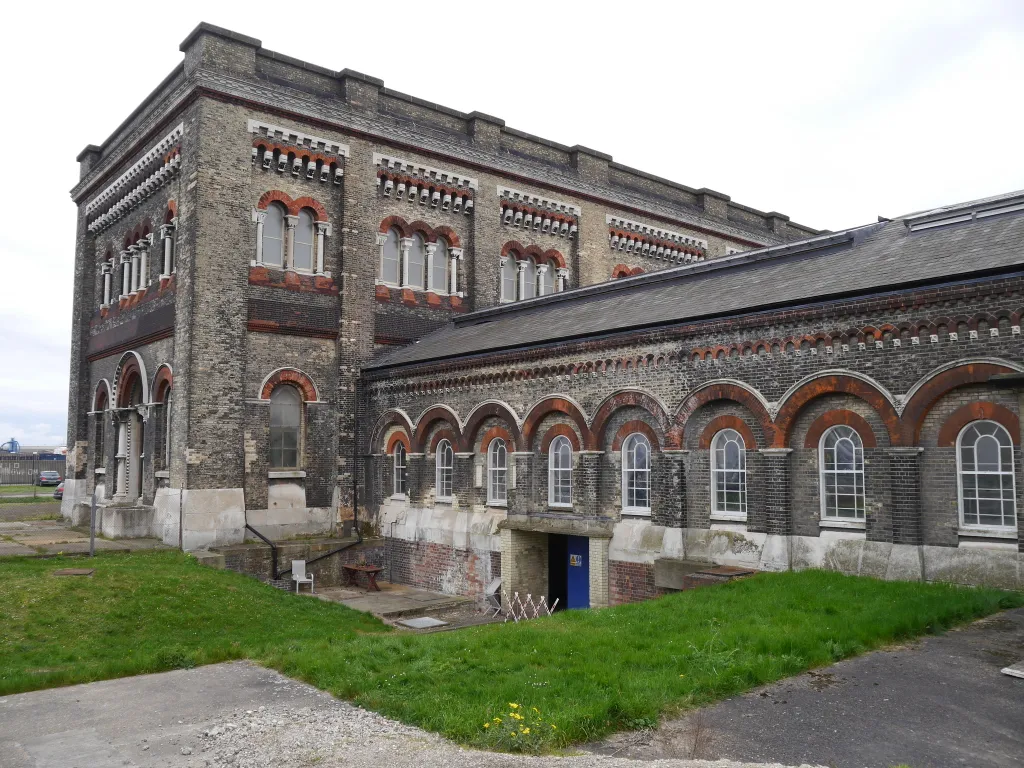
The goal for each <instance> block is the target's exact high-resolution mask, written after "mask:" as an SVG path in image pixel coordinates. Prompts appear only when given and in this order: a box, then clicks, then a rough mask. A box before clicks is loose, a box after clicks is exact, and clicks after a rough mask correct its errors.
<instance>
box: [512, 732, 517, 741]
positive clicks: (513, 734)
mask: <svg viewBox="0 0 1024 768" xmlns="http://www.w3.org/2000/svg"><path fill="white" fill-rule="evenodd" d="M515 737H516V732H515V731H512V738H513V739H514V738H515Z"/></svg>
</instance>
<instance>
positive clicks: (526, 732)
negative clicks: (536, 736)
mask: <svg viewBox="0 0 1024 768" xmlns="http://www.w3.org/2000/svg"><path fill="white" fill-rule="evenodd" d="M529 732H530V729H529V728H523V736H525V735H526V734H528V733H529Z"/></svg>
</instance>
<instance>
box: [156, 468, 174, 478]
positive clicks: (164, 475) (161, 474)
mask: <svg viewBox="0 0 1024 768" xmlns="http://www.w3.org/2000/svg"><path fill="white" fill-rule="evenodd" d="M153 477H159V478H161V479H162V480H168V479H170V477H171V470H169V469H161V470H160V471H159V472H154V473H153Z"/></svg>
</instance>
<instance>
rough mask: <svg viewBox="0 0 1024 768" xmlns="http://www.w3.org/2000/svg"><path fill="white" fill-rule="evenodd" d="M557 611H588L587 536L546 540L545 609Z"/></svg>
mask: <svg viewBox="0 0 1024 768" xmlns="http://www.w3.org/2000/svg"><path fill="white" fill-rule="evenodd" d="M556 599H557V600H558V607H557V610H562V609H564V608H568V609H573V608H589V607H590V540H589V539H588V538H587V537H586V536H566V535H564V534H559V533H552V534H550V535H549V536H548V605H551V604H553V603H554V602H555V600H556Z"/></svg>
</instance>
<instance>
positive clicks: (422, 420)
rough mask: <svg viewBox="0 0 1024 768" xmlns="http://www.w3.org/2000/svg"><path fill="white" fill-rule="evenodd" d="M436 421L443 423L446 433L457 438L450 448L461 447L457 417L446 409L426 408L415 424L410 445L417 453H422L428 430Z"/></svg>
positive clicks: (437, 407) (437, 406)
mask: <svg viewBox="0 0 1024 768" xmlns="http://www.w3.org/2000/svg"><path fill="white" fill-rule="evenodd" d="M438 421H441V422H444V425H445V427H446V428H447V429H448V431H449V432H451V433H453V434H454V435H456V436H457V439H456V440H453V441H452V447H453V448H456V449H457V448H458V446H460V445H462V430H461V429H460V428H459V419H458V417H457V416H456V415H455V414H454V413H453V412H452V411H451V410H449V409H448V408H445V407H443V406H439V405H436V406H434V407H433V408H428V409H427V410H426V411H425V412H424V413H423V415H422V416H420V417H419V419H418V420H417V422H416V431H415V433H414V434H413V441H412V444H413V446H414V447H415V448H416V452H417V453H422V451H423V446H424V445H425V443H426V439H427V435H428V434H430V428H431V427H432V426H433V425H434V424H435V423H437V422H438Z"/></svg>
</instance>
